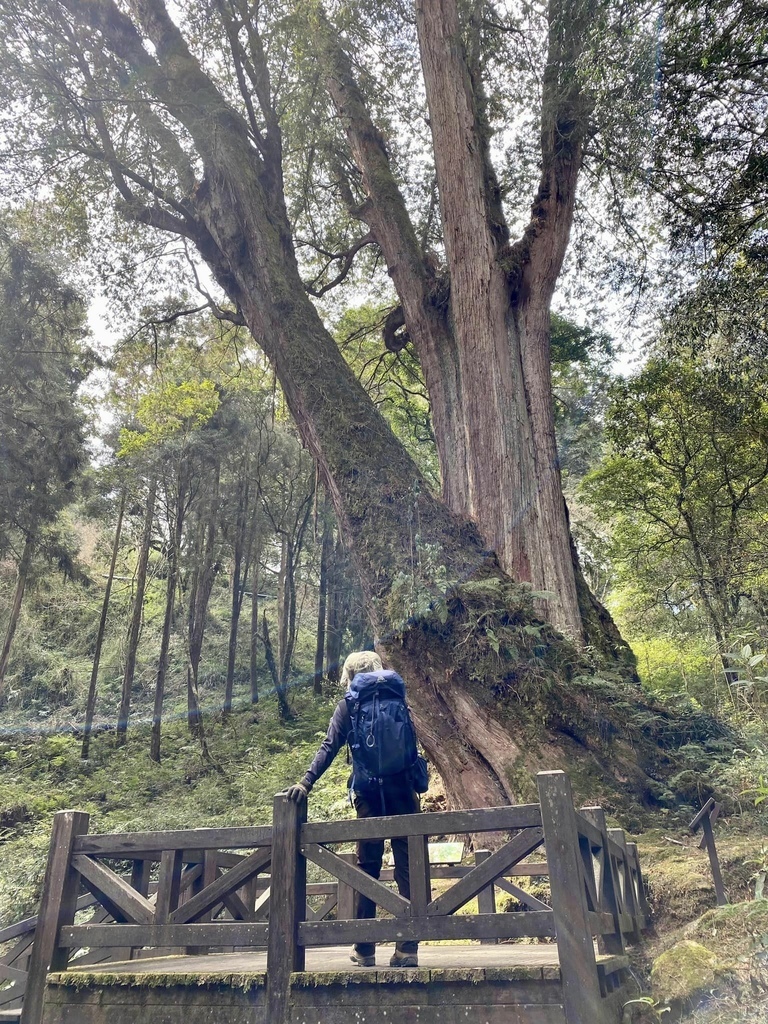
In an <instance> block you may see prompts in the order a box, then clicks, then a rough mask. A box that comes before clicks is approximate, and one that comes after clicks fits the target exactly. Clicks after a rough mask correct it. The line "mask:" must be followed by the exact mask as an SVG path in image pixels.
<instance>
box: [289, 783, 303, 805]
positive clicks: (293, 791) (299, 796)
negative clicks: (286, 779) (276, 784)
mask: <svg viewBox="0 0 768 1024" xmlns="http://www.w3.org/2000/svg"><path fill="white" fill-rule="evenodd" d="M285 795H286V796H287V797H288V799H289V800H290V801H291V802H292V803H294V804H300V803H301V802H302V801H303V800H306V799H307V797H308V796H309V787H308V786H307V784H306V782H297V783H296V785H295V786H291V788H290V789H289V790H288V792H287V793H286V794H285Z"/></svg>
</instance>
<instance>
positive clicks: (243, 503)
mask: <svg viewBox="0 0 768 1024" xmlns="http://www.w3.org/2000/svg"><path fill="white" fill-rule="evenodd" d="M245 474H246V475H245V478H244V479H243V480H241V481H240V482H239V493H238V508H237V522H236V525H235V539H234V544H233V552H232V555H233V557H232V594H231V610H230V619H229V643H228V646H227V678H226V683H225V687H224V707H223V709H222V711H223V714H224V715H225V716H226V715H228V714H230V712H231V711H232V699H233V695H234V687H235V660H236V658H237V634H238V628H239V623H240V612H241V611H242V608H243V598H244V597H245V584H246V579H247V578H248V569H249V567H250V566H249V563H250V558H251V554H252V548H253V527H252V525H251V523H250V522H249V517H248V495H249V493H250V488H249V480H248V476H247V467H246V470H245Z"/></svg>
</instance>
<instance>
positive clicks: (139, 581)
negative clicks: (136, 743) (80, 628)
mask: <svg viewBox="0 0 768 1024" xmlns="http://www.w3.org/2000/svg"><path fill="white" fill-rule="evenodd" d="M156 498H157V480H156V479H155V478H153V479H152V480H151V481H150V484H149V493H148V494H147V507H146V510H145V512H144V525H143V528H142V531H141V540H140V542H139V559H138V563H137V565H136V590H135V591H134V595H133V608H132V610H131V624H130V626H129V627H128V643H127V649H126V652H125V669H124V671H123V688H122V694H121V697H120V707H119V709H118V712H117V733H116V739H117V745H118V747H121V746H122V745H123V744H124V743H125V740H126V735H127V733H128V717H129V715H130V713H131V693H132V691H133V678H134V676H135V674H136V655H137V653H138V649H139V635H140V633H141V620H142V618H143V615H144V592H145V590H146V588H147V566H148V565H149V549H150V545H151V543H152V524H153V522H154V517H155V500H156Z"/></svg>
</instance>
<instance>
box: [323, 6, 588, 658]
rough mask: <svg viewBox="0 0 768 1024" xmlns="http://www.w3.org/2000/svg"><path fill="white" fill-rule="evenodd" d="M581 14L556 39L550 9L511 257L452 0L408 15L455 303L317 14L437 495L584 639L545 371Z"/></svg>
mask: <svg viewBox="0 0 768 1024" xmlns="http://www.w3.org/2000/svg"><path fill="white" fill-rule="evenodd" d="M578 7H579V10H578V11H570V12H568V14H569V17H573V16H574V15H575V19H574V20H575V24H574V26H573V27H572V28H570V29H568V30H565V29H564V28H563V25H562V24H561V23H558V21H559V20H561V19H562V18H563V17H564V12H563V11H562V10H561V9H560V5H559V4H557V3H553V4H552V5H551V9H550V22H551V32H550V53H549V59H548V64H547V68H548V69H550V68H552V67H555V68H556V69H557V70H556V71H555V72H554V73H553V72H552V71H551V70H548V71H547V73H546V75H545V95H544V114H543V116H542V155H543V158H544V159H543V163H544V169H543V174H542V181H541V184H540V188H539V194H538V196H537V199H536V202H535V204H534V210H533V217H532V221H531V224H530V225H529V228H528V230H527V232H526V234H525V236H524V238H523V239H522V240H521V242H520V243H518V245H517V246H516V247H515V248H514V249H513V248H512V247H511V246H510V244H509V232H508V230H507V228H506V224H505V220H504V214H503V211H502V208H501V202H500V190H499V186H498V182H497V180H496V177H495V174H494V171H493V168H492V165H491V162H490V158H489V152H488V130H487V127H486V126H485V124H486V123H485V118H484V110H483V103H484V97H483V95H482V89H481V87H480V84H479V76H478V75H477V74H475V75H474V76H473V74H472V70H473V69H472V68H471V67H470V64H469V61H468V59H467V55H466V53H465V51H464V44H463V41H462V34H461V28H460V24H459V17H458V11H457V7H456V3H455V0H422V2H420V3H417V5H416V24H417V29H418V34H419V45H420V50H421V57H422V68H423V72H424V80H425V86H426V92H427V101H428V106H429V110H430V124H431V126H432V136H433V145H434V154H435V165H436V170H437V181H438V188H439V197H440V209H441V216H442V221H443V236H444V239H445V247H446V260H447V272H448V278H449V281H450V298H448V287H447V281H442V282H441V281H440V280H439V278H437V277H436V276H435V274H434V272H433V271H432V269H431V265H430V263H429V261H428V260H426V258H425V255H424V254H423V253H422V252H421V250H420V247H419V245H418V243H417V241H416V236H415V232H414V231H413V227H412V225H411V221H410V218H409V215H408V211H407V209H406V206H405V203H404V200H403V197H402V195H401V193H400V191H399V189H398V188H397V184H396V182H395V178H394V175H393V173H392V170H391V167H390V163H389V157H388V154H387V150H386V146H385V144H384V141H383V139H382V136H381V134H380V133H379V132H378V130H377V129H376V127H375V126H374V124H373V122H372V120H371V117H370V114H369V112H368V108H367V106H366V103H365V101H364V99H363V96H362V94H361V92H360V90H359V88H358V86H357V84H356V82H355V79H354V76H353V74H352V70H351V64H350V62H349V59H348V57H347V56H346V54H345V53H344V51H343V50H342V48H341V46H340V44H339V41H338V37H337V35H336V33H335V32H334V30H333V29H332V28H331V26H330V25H329V23H328V21H327V20H326V19H325V18H324V17H322V16H320V17H319V18H318V21H317V25H318V33H317V40H318V46H319V52H320V54H321V58H322V60H323V61H324V65H325V68H326V72H327V80H328V87H329V91H330V94H331V97H332V99H333V101H334V104H335V106H336V109H337V112H338V114H339V115H340V117H341V118H342V122H343V123H344V125H345V127H346V131H347V137H348V139H349V143H350V149H351V151H352V155H353V157H354V160H355V163H356V165H357V166H359V167H360V168H361V171H362V184H363V187H364V189H365V191H366V193H367V195H368V202H367V203H366V204H365V205H364V206H363V208H362V209H361V212H360V216H361V217H362V218H363V219H364V220H365V221H366V223H367V224H368V225H369V227H370V229H371V232H372V234H373V236H374V237H375V239H376V241H377V242H378V244H379V246H380V247H381V250H382V253H383V255H384V257H385V260H386V262H387V266H388V268H389V273H390V276H391V278H392V281H393V283H394V285H395V288H396V289H397V292H398V297H399V299H400V302H401V304H402V310H403V315H404V320H405V325H406V327H407V330H408V334H409V336H410V337H411V339H412V340H413V341H414V343H415V345H416V348H417V351H418V355H419V358H420V361H421V363H422V367H423V370H424V375H425V381H426V384H427V388H428V391H429V395H430V401H431V403H432V415H433V422H434V428H435V436H436V439H437V442H438V453H439V457H440V467H441V475H442V480H443V497H444V499H445V500H446V502H447V503H448V505H449V507H450V508H451V509H452V510H453V511H455V512H456V513H457V514H459V515H470V516H472V517H473V518H474V519H475V521H476V522H477V523H478V525H479V527H480V530H481V532H482V535H483V537H484V539H485V541H486V544H487V546H488V547H489V548H491V549H493V550H494V551H496V553H497V555H498V557H499V560H500V562H501V565H502V567H503V568H504V569H505V570H506V571H507V572H509V573H510V574H511V575H512V576H514V577H515V578H516V579H518V580H525V581H528V582H530V583H531V584H532V586H533V589H534V590H535V591H538V592H540V593H543V592H546V593H547V594H549V595H550V596H549V597H543V596H542V597H540V598H539V599H538V606H539V610H540V611H541V613H542V614H543V615H545V617H547V618H548V619H549V620H550V621H551V622H553V623H554V624H555V625H556V626H558V628H561V629H563V630H564V631H566V632H567V633H568V634H569V635H571V636H572V637H573V638H574V639H576V640H577V641H580V640H581V638H582V633H583V622H582V617H581V613H580V609H579V600H578V592H577V584H576V578H575V573H574V566H573V563H572V558H571V547H570V536H569V532H568V526H567V517H566V514H565V510H564V504H563V496H562V490H561V484H560V472H559V463H558V458H557V450H556V444H555V432H554V416H553V411H552V397H551V382H550V365H549V305H550V301H551V296H552V292H553V289H554V284H555V282H556V280H557V276H558V274H559V271H560V267H561V265H562V259H563V255H564V253H565V246H566V244H567V239H568V233H569V230H570V223H571V218H572V211H573V202H574V197H575V181H576V174H577V172H578V169H579V166H580V163H581V143H582V137H583V134H584V130H585V119H584V117H583V116H581V115H582V114H583V111H581V110H580V109H579V108H578V101H579V100H580V95H579V93H578V87H577V86H576V85H575V84H574V83H573V82H572V81H570V80H569V81H568V82H567V83H566V84H568V86H569V89H566V90H565V91H563V81H562V79H563V77H564V76H566V77H567V68H568V61H569V60H570V61H571V62H572V61H573V60H574V57H575V55H577V53H578V48H579V46H580V45H581V38H580V33H581V31H582V22H583V19H584V17H585V10H584V9H585V7H586V5H585V4H580V5H578ZM563 40H565V41H563ZM563 69H565V70H563ZM564 115H565V116H564ZM577 115H579V116H577ZM569 117H570V120H569V119H568V118H569ZM556 133H557V143H558V145H557V147H556V145H555V134H556ZM459 382H460V384H459Z"/></svg>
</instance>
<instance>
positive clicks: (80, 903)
mask: <svg viewBox="0 0 768 1024" xmlns="http://www.w3.org/2000/svg"><path fill="white" fill-rule="evenodd" d="M95 903H96V898H95V897H94V896H92V895H91V893H85V894H84V895H83V896H80V897H78V900H77V909H78V910H87V909H88V907H92V906H94V905H95ZM37 920H38V919H37V915H35V916H34V917H25V918H24V919H23V920H22V921H16V922H15V923H14V924H9V925H7V926H6V927H5V928H0V945H3V944H4V943H6V942H10V941H11V939H16V938H19V937H20V936H22V935H27V934H28V933H29V932H33V931H34V930H35V928H37ZM6 955H7V954H6ZM5 962H6V959H5V957H3V959H2V960H0V963H5Z"/></svg>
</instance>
